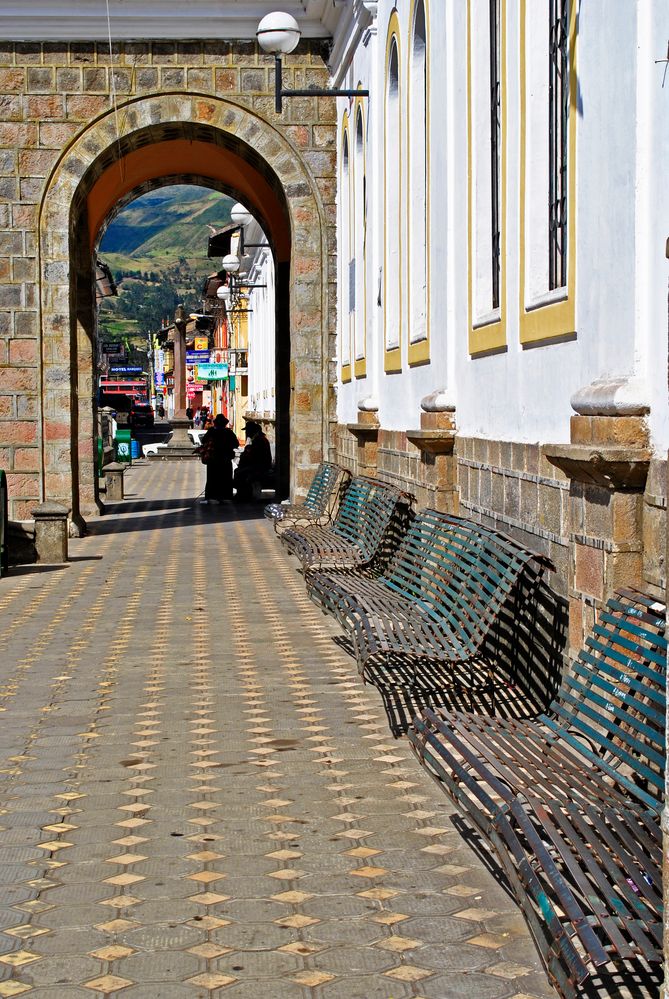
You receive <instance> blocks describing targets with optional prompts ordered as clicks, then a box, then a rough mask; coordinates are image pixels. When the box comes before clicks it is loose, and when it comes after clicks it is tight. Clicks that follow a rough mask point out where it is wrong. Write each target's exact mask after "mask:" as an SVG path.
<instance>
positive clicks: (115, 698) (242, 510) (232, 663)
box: [0, 461, 554, 999]
mask: <svg viewBox="0 0 669 999" xmlns="http://www.w3.org/2000/svg"><path fill="white" fill-rule="evenodd" d="M203 472H204V469H203V467H202V466H201V465H200V464H199V463H197V462H161V461H156V462H153V463H151V464H149V463H148V462H145V461H142V462H138V463H136V464H135V465H134V466H133V468H132V469H131V470H130V471H129V472H128V474H127V475H126V495H127V498H126V500H125V501H124V503H122V504H118V505H116V506H115V507H110V508H108V514H107V515H106V516H105V517H104V518H101V519H100V520H98V521H96V522H94V523H92V524H91V533H90V535H89V536H88V537H86V538H84V539H81V540H77V541H72V542H71V543H70V554H71V561H70V563H69V564H68V565H67V566H63V567H25V568H23V569H17V570H14V572H13V573H12V575H11V576H10V577H8V578H6V579H2V580H0V681H1V687H0V695H1V696H0V704H1V706H2V707H1V710H2V711H3V712H4V713H3V715H2V725H1V727H0V733H1V734H0V741H1V749H2V760H3V762H2V770H1V774H2V784H3V795H2V801H1V805H2V808H1V810H0V825H1V826H2V832H1V833H0V878H1V881H2V890H1V895H0V930H1V936H0V949H1V951H2V955H1V956H0V997H4V996H17V995H30V996H31V997H33V996H34V997H35V999H37V997H39V999H47V997H48V999H79V997H82V999H84V997H91V996H94V995H96V994H97V995H105V996H107V995H109V996H114V997H115V996H117V995H120V996H123V997H124V999H130V997H135V999H180V997H184V999H186V997H189V999H193V997H198V996H202V997H208V996H211V995H215V996H219V995H220V996H225V997H230V999H233V997H234V999H242V997H243V999H298V997H299V999H307V997H312V999H335V997H336V999H391V997H392V999H402V997H414V999H415V997H421V996H422V997H425V999H427V997H433V999H435V997H438V999H451V997H460V996H463V997H464V996H467V997H471V999H495V997H506V996H508V997H516V999H521V997H523V999H526V997H533V996H536V997H548V996H553V995H554V993H553V992H552V990H551V989H550V987H549V985H548V983H547V981H546V978H545V975H544V973H543V971H542V970H541V966H540V962H539V960H538V958H537V956H536V954H535V951H534V948H533V946H532V944H531V941H530V938H529V936H528V934H527V931H526V928H525V924H524V922H523V920H522V918H521V916H520V915H519V913H518V911H517V909H516V908H515V906H514V905H513V903H512V902H511V901H510V899H509V898H508V897H507V895H506V894H505V892H504V891H503V889H502V888H501V887H500V886H499V885H498V884H497V883H496V882H495V880H494V879H493V877H492V875H491V874H490V873H489V871H488V870H487V869H486V867H485V866H484V864H483V862H482V861H481V860H480V859H479V857H478V855H477V854H476V853H474V852H473V851H472V850H471V849H470V848H469V846H468V845H467V844H466V842H465V840H464V839H463V837H462V835H461V833H460V832H458V831H457V829H456V827H455V825H454V823H453V818H454V817H455V816H454V815H453V810H452V809H451V807H450V805H449V803H448V801H447V799H446V798H445V796H444V795H443V794H442V793H441V791H440V790H439V789H438V788H437V787H436V786H435V785H434V784H433V783H432V782H431V781H430V780H429V778H428V777H427V776H426V775H425V774H424V773H423V772H422V771H421V770H420V767H419V765H418V763H417V762H416V760H415V759H414V757H413V756H412V754H411V752H410V750H409V748H408V745H407V744H406V743H405V742H404V741H403V740H395V739H393V738H392V736H391V734H390V732H389V729H388V723H387V719H386V715H385V712H384V710H383V707H382V703H381V700H380V698H379V696H378V693H377V692H376V691H375V690H374V688H370V687H364V686H363V685H362V684H361V682H360V680H359V679H358V676H357V672H356V669H355V664H354V663H353V661H352V660H351V659H350V658H349V657H348V655H347V654H346V652H345V651H344V650H343V649H342V648H340V646H339V645H337V644H335V642H334V641H333V639H334V638H335V637H336V636H338V635H339V634H340V631H339V628H338V626H337V625H336V623H335V622H333V621H332V620H331V619H329V618H326V617H324V616H323V615H322V614H321V613H320V611H319V610H318V609H317V608H315V607H314V605H313V604H312V603H311V602H310V601H309V599H308V598H307V596H306V593H305V589H304V584H303V581H302V579H301V577H300V576H299V575H298V573H297V572H296V564H295V563H294V562H293V561H292V560H290V559H289V558H287V556H286V555H285V553H284V551H283V549H282V547H281V545H280V543H279V541H278V540H277V538H276V537H275V535H274V532H273V530H272V527H271V525H270V524H268V522H267V521H265V520H264V519H263V518H262V508H261V507H255V506H247V507H239V508H237V507H235V506H233V505H232V504H228V505H225V506H220V507H219V506H216V507H211V506H201V505H199V504H198V503H197V502H196V497H197V496H198V495H199V494H200V493H201V492H202V490H203V487H204V476H203ZM456 824H457V820H456Z"/></svg>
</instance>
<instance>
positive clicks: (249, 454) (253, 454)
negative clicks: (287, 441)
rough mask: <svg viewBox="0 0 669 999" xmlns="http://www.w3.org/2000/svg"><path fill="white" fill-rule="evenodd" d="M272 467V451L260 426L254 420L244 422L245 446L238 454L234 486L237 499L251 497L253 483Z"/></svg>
mask: <svg viewBox="0 0 669 999" xmlns="http://www.w3.org/2000/svg"><path fill="white" fill-rule="evenodd" d="M271 467H272V451H271V448H270V443H269V441H268V440H267V437H266V436H265V434H264V433H263V430H262V427H261V426H260V424H259V423H256V422H255V421H254V420H249V421H248V423H247V424H246V447H245V448H244V450H243V451H242V453H241V455H240V456H239V464H238V466H237V469H236V471H235V477H234V486H235V489H236V490H237V497H236V498H237V499H239V500H250V499H252V498H253V483H254V482H261V481H262V479H263V478H264V477H265V475H266V474H267V472H269V471H270V469H271Z"/></svg>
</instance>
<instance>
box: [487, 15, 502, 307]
mask: <svg viewBox="0 0 669 999" xmlns="http://www.w3.org/2000/svg"><path fill="white" fill-rule="evenodd" d="M499 10H500V0H489V11H490V206H491V213H490V222H491V249H492V307H493V309H498V308H499V275H500V218H501V196H500V195H501V191H500V176H501V148H502V121H501V114H500V90H501V85H500V75H501V74H500V61H501V60H500V34H499V32H500V17H499Z"/></svg>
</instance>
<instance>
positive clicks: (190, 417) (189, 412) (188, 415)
mask: <svg viewBox="0 0 669 999" xmlns="http://www.w3.org/2000/svg"><path fill="white" fill-rule="evenodd" d="M186 419H187V420H188V423H189V425H190V426H191V427H192V426H193V410H192V409H191V407H190V406H188V407H187V408H186Z"/></svg>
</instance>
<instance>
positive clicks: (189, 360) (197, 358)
mask: <svg viewBox="0 0 669 999" xmlns="http://www.w3.org/2000/svg"><path fill="white" fill-rule="evenodd" d="M209 354H210V351H208V350H187V351H186V364H209Z"/></svg>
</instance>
